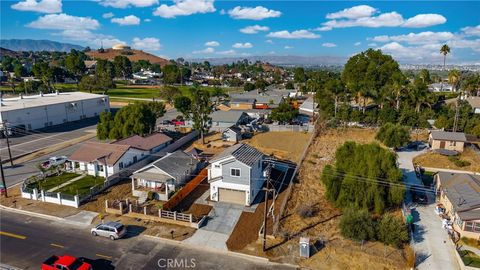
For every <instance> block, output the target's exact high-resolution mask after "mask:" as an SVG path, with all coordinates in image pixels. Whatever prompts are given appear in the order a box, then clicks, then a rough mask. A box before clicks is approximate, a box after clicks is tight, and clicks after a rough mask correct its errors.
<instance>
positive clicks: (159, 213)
mask: <svg viewBox="0 0 480 270" xmlns="http://www.w3.org/2000/svg"><path fill="white" fill-rule="evenodd" d="M158 217H162V209H158Z"/></svg>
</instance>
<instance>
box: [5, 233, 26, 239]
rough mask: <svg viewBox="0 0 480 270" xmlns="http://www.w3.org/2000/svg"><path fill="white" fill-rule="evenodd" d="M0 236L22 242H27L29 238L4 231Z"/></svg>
mask: <svg viewBox="0 0 480 270" xmlns="http://www.w3.org/2000/svg"><path fill="white" fill-rule="evenodd" d="M0 235H5V236H10V237H13V238H18V239H22V240H25V239H26V238H27V237H26V236H23V235H18V234H14V233H9V232H4V231H0Z"/></svg>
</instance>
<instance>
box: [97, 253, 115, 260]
mask: <svg viewBox="0 0 480 270" xmlns="http://www.w3.org/2000/svg"><path fill="white" fill-rule="evenodd" d="M95 255H97V257H101V258H105V259H111V258H112V256H107V255H102V254H98V253H96V254H95Z"/></svg>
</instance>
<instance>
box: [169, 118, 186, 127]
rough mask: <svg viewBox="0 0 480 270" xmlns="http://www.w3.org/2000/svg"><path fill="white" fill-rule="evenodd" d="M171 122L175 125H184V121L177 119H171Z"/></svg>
mask: <svg viewBox="0 0 480 270" xmlns="http://www.w3.org/2000/svg"><path fill="white" fill-rule="evenodd" d="M172 124H173V125H175V126H184V125H185V121H181V120H177V119H172Z"/></svg>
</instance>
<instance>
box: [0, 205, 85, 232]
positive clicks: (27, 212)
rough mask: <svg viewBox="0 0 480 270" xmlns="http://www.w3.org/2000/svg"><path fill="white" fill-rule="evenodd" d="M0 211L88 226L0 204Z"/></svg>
mask: <svg viewBox="0 0 480 270" xmlns="http://www.w3.org/2000/svg"><path fill="white" fill-rule="evenodd" d="M0 209H2V210H5V211H8V212H11V213H18V214H22V215H27V216H33V217H38V218H43V219H48V220H52V221H59V222H63V223H68V224H70V225H74V226H78V227H89V226H90V225H87V224H84V223H80V222H76V221H71V220H67V219H65V218H61V217H56V216H52V215H46V214H40V213H35V212H31V211H26V210H21V209H16V208H12V207H8V206H5V205H1V204H0Z"/></svg>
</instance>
